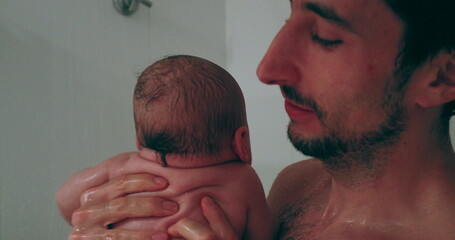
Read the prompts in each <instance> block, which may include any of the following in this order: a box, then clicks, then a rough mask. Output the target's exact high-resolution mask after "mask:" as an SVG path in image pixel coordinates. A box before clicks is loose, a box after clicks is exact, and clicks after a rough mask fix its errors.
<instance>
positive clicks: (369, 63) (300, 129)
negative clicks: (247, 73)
mask: <svg viewBox="0 0 455 240" xmlns="http://www.w3.org/2000/svg"><path fill="white" fill-rule="evenodd" d="M389 2H390V3H388V2H384V1H376V0H375V1H371V0H368V1H360V0H359V1H348V0H342V1H340V0H338V1H306V0H294V1H292V3H291V8H292V14H291V17H290V18H289V20H288V21H287V23H286V25H285V26H284V27H283V28H282V29H281V31H280V32H279V33H278V35H277V36H276V38H275V40H274V41H273V43H272V44H271V46H270V48H269V50H268V52H267V54H266V55H265V57H264V59H263V60H262V62H261V64H260V66H259V67H258V76H259V79H260V80H261V81H262V82H264V83H266V84H277V85H279V86H280V88H281V90H282V93H283V96H284V99H285V108H286V111H287V113H288V115H289V117H290V119H291V121H290V124H289V128H288V135H289V138H290V140H291V142H292V143H293V145H294V146H295V147H296V149H298V150H299V151H301V152H302V153H304V154H307V155H310V156H314V157H316V158H317V159H312V160H309V161H302V162H299V163H296V164H293V165H291V166H289V167H287V168H286V169H285V170H284V171H283V172H282V173H281V174H280V175H279V176H278V178H277V180H276V181H275V183H274V185H273V187H272V190H271V192H270V195H269V198H268V200H269V206H270V207H271V208H272V211H273V212H274V214H275V216H276V217H277V219H278V221H279V223H280V236H279V238H280V239H455V184H454V183H455V155H454V154H453V150H452V146H451V143H450V138H449V133H448V129H449V128H448V124H449V117H450V114H451V111H452V108H451V106H450V102H451V101H452V100H454V99H455V87H454V84H455V57H454V56H455V51H454V50H455V45H454V29H455V21H453V18H451V17H449V16H450V15H449V12H450V11H453V10H455V8H453V6H454V4H453V1H452V2H451V3H449V1H445V2H444V1H389ZM400 2H401V3H400ZM438 5H439V6H438ZM449 6H450V7H451V8H449ZM432 11H437V12H434V13H432ZM424 13H427V14H429V16H428V15H427V16H424V15H418V14H424ZM400 14H402V15H400ZM437 14H441V15H442V16H438V15H437ZM444 14H446V15H445V16H444ZM407 21H409V22H411V23H408V22H407ZM412 21H413V22H412ZM425 21H427V22H425ZM444 21H446V22H444ZM412 24H414V25H412ZM421 24H427V26H420V25H421ZM449 26H450V29H449V28H448V27H449ZM419 27H420V28H424V29H418V28H419ZM429 28H434V29H429ZM420 31H426V32H423V33H421V32H420ZM441 31H447V32H443V33H441ZM448 31H451V32H450V33H449V32H448ZM444 34H446V35H444ZM449 34H450V36H449ZM422 38H423V39H422ZM425 38H438V39H437V40H436V41H431V40H426V39H425ZM442 38H445V39H442ZM422 41H424V42H422ZM438 44H439V45H438ZM430 45H433V46H430ZM422 48H427V49H422ZM418 51H421V52H422V53H419V52H418ZM425 51H427V52H425ZM419 54H420V55H419Z"/></svg>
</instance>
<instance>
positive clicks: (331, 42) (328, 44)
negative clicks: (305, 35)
mask: <svg viewBox="0 0 455 240" xmlns="http://www.w3.org/2000/svg"><path fill="white" fill-rule="evenodd" d="M312 39H313V41H315V42H316V43H318V44H321V45H322V46H324V47H335V46H338V45H340V44H342V43H343V40H328V39H324V38H321V37H320V36H318V35H316V34H314V35H313V36H312Z"/></svg>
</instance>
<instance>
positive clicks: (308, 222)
mask: <svg viewBox="0 0 455 240" xmlns="http://www.w3.org/2000/svg"><path fill="white" fill-rule="evenodd" d="M322 214H323V207H321V206H317V205H315V204H313V203H312V202H311V201H310V200H309V199H301V200H298V201H295V202H292V203H290V204H286V205H284V206H283V207H282V208H281V210H280V211H279V213H278V216H277V218H278V222H279V232H278V239H280V240H313V239H315V237H314V235H315V231H316V229H317V228H318V225H319V223H320V221H321V218H322Z"/></svg>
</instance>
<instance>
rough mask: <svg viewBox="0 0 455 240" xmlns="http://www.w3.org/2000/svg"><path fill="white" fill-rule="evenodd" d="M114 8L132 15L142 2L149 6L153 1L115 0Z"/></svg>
mask: <svg viewBox="0 0 455 240" xmlns="http://www.w3.org/2000/svg"><path fill="white" fill-rule="evenodd" d="M113 3H114V8H115V10H117V12H118V13H120V14H122V15H123V16H130V15H132V14H133V13H135V12H136V11H137V9H138V7H139V4H140V3H142V4H144V5H145V6H147V7H152V2H150V1H149V0H113Z"/></svg>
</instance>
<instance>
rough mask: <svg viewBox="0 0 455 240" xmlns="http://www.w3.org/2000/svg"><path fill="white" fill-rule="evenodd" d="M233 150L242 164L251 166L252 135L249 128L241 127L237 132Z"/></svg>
mask: <svg viewBox="0 0 455 240" xmlns="http://www.w3.org/2000/svg"><path fill="white" fill-rule="evenodd" d="M232 148H233V149H234V152H235V153H236V154H237V155H238V156H239V158H240V160H241V161H242V162H244V163H246V164H248V165H251V146H250V133H249V131H248V127H247V126H242V127H239V128H238V129H237V130H236V131H235V134H234V140H233V141H232Z"/></svg>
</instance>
